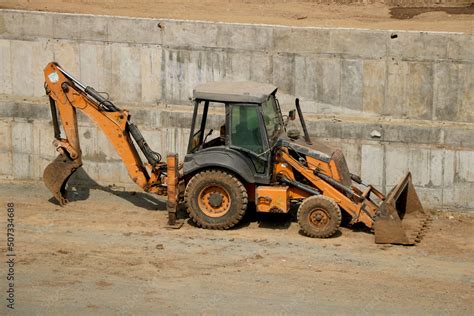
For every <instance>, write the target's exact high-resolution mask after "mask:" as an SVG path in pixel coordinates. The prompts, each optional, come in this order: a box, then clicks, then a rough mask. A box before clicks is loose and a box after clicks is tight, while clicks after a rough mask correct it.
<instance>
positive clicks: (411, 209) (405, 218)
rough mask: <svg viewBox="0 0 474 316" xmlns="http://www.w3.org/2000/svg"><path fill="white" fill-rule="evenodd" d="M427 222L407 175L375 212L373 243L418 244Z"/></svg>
mask: <svg viewBox="0 0 474 316" xmlns="http://www.w3.org/2000/svg"><path fill="white" fill-rule="evenodd" d="M429 220H430V219H429V217H428V216H427V215H426V214H425V213H424V210H423V206H422V205H421V202H420V200H419V198H418V195H417V194H416V191H415V188H414V186H413V183H412V181H411V174H410V173H407V175H406V176H404V177H403V178H402V179H401V181H400V182H399V183H398V184H397V185H396V186H395V187H394V188H393V189H392V190H391V191H390V192H389V193H388V195H387V196H386V198H385V200H384V202H383V203H382V205H380V207H379V209H378V210H377V213H376V217H375V223H374V233H375V243H377V244H398V245H414V244H415V243H417V242H419V241H420V240H421V238H422V236H423V232H424V230H425V229H426V227H427V224H428V221H429Z"/></svg>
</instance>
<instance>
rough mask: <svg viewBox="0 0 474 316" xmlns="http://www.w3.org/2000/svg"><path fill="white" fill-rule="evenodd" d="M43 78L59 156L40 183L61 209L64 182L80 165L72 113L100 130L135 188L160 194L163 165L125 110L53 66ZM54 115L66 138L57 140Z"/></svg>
mask: <svg viewBox="0 0 474 316" xmlns="http://www.w3.org/2000/svg"><path fill="white" fill-rule="evenodd" d="M44 76H45V89H46V93H47V94H48V96H49V98H50V106H51V113H52V117H53V125H54V131H55V132H54V134H55V135H54V137H55V140H54V142H53V144H54V145H55V146H56V148H57V150H58V152H59V153H60V155H59V156H58V157H57V158H56V160H55V161H54V162H53V163H51V164H50V165H49V166H48V167H47V168H46V169H45V172H44V175H43V179H44V182H45V184H46V186H47V187H48V188H49V189H50V191H51V192H52V193H53V194H54V196H55V197H56V198H57V199H58V201H59V203H60V204H61V205H63V204H65V203H66V202H67V201H66V199H65V185H66V183H67V180H68V179H69V177H70V176H71V175H72V173H74V171H75V170H77V168H79V167H80V166H81V165H82V160H81V147H80V142H79V137H78V126H77V117H76V109H79V110H80V111H81V112H83V113H84V114H85V115H86V116H87V117H89V118H90V119H91V120H92V121H93V122H94V123H95V124H97V126H99V127H100V128H101V130H102V131H103V132H104V134H105V135H106V136H107V139H108V140H109V141H110V143H111V144H112V145H113V146H114V147H115V149H116V150H117V153H118V154H119V156H120V158H121V159H122V161H123V162H124V164H125V166H126V168H127V170H128V173H129V175H130V177H131V178H132V180H133V181H134V182H135V183H137V184H138V186H140V187H141V188H143V189H144V190H145V191H149V192H155V193H158V194H160V193H161V194H163V193H164V191H165V188H164V186H163V185H162V180H163V179H162V177H163V171H164V170H166V164H165V163H162V162H160V160H161V156H160V155H159V154H158V153H155V152H154V151H152V150H151V149H150V148H149V147H148V145H147V143H146V141H145V140H144V139H143V136H142V135H141V133H140V132H139V130H138V128H137V127H136V126H135V125H134V124H132V123H131V122H130V115H129V113H128V112H127V110H121V109H119V108H117V107H116V106H115V105H114V104H113V103H112V102H110V101H109V100H107V99H106V98H104V97H103V96H102V95H101V94H100V93H98V92H97V91H95V90H94V89H93V88H91V87H86V86H85V85H83V84H82V83H81V82H79V81H78V80H77V79H75V78H74V77H72V76H71V75H70V74H69V73H67V72H66V71H64V70H63V69H62V68H61V67H60V66H59V65H58V64H56V63H49V64H48V65H47V66H46V68H45V69H44ZM58 114H59V118H60V121H61V123H62V126H63V129H64V133H65V134H66V138H61V137H60V136H61V135H60V128H59V120H58V118H57V116H58ZM132 138H133V139H134V140H135V141H136V143H137V144H138V146H139V148H140V149H141V150H142V152H143V153H144V156H145V157H146V159H147V161H148V163H147V164H144V163H143V162H142V160H141V158H140V156H139V154H138V152H137V149H136V148H135V145H134V143H133V141H132Z"/></svg>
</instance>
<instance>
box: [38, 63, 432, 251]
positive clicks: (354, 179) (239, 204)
mask: <svg viewBox="0 0 474 316" xmlns="http://www.w3.org/2000/svg"><path fill="white" fill-rule="evenodd" d="M44 75H45V89H46V94H47V95H48V96H49V100H50V107H51V114H52V121H53V126H54V142H53V144H54V145H55V146H56V149H57V151H58V152H59V156H58V157H57V158H56V160H54V161H53V162H52V163H51V164H49V165H48V166H47V167H46V169H45V171H44V176H43V180H44V182H45V184H46V186H47V187H48V188H49V190H50V191H51V192H52V193H53V195H54V197H55V198H56V199H57V200H58V202H59V203H60V204H61V205H64V204H65V203H67V200H66V184H67V181H68V179H69V177H70V176H71V175H72V174H73V173H74V171H75V170H77V169H78V168H79V167H80V166H81V165H82V160H81V159H82V158H81V157H82V156H81V148H80V144H79V137H78V125H77V119H76V111H77V110H80V111H82V112H83V113H84V114H85V115H86V116H88V117H89V118H90V119H91V120H92V121H93V122H94V123H95V124H97V125H98V126H99V127H100V128H101V129H102V131H103V132H104V133H105V135H106V136H107V138H108V140H109V141H110V142H111V143H112V145H113V146H114V147H115V149H116V150H117V153H118V154H119V156H120V157H121V159H122V160H123V162H124V164H125V166H126V168H127V170H128V173H129V175H130V177H131V178H132V180H133V181H134V182H135V183H136V184H137V185H138V186H139V187H141V188H142V189H143V190H145V191H146V192H151V193H155V194H158V195H167V210H168V222H169V223H168V224H169V225H170V226H179V221H177V219H176V208H177V206H178V205H179V204H181V203H184V204H185V206H186V209H187V212H188V214H189V216H190V218H191V219H192V220H193V221H194V222H195V223H196V224H197V225H198V226H200V227H202V228H208V229H229V228H231V227H233V226H235V225H236V224H237V223H239V222H240V221H241V219H242V218H243V216H244V214H245V212H246V211H247V207H248V205H249V203H254V204H255V209H256V211H257V212H264V213H288V212H289V211H290V209H295V208H296V207H297V221H298V223H299V225H300V227H301V232H302V233H303V234H305V235H307V236H309V237H317V238H328V237H331V236H333V235H334V234H335V233H336V231H337V230H338V229H339V226H340V225H341V217H342V214H345V215H347V217H348V218H349V219H350V220H349V223H348V224H349V225H354V224H357V223H363V224H364V225H365V226H367V227H368V228H370V229H372V231H373V232H374V234H375V242H376V243H391V244H402V245H413V244H415V243H416V242H418V241H419V240H420V238H421V236H422V232H423V230H424V228H425V227H426V224H427V221H428V217H427V215H426V214H425V212H424V210H423V207H422V205H421V203H420V200H419V198H418V196H417V194H416V191H415V189H414V186H413V184H412V181H411V174H410V173H407V174H406V175H405V176H404V177H403V178H402V179H401V180H400V182H399V183H398V184H397V185H396V186H395V187H394V188H393V189H392V190H391V191H390V192H389V193H388V194H387V195H384V194H382V193H381V192H380V191H379V190H377V189H376V188H375V187H373V186H372V185H367V184H364V182H363V181H362V179H361V178H360V177H359V176H357V175H355V174H352V173H350V172H349V169H348V166H347V163H346V161H345V158H344V155H343V154H342V152H341V151H340V150H338V149H335V150H332V149H330V148H328V147H327V146H325V145H323V144H320V143H319V142H316V141H313V140H311V138H310V137H309V133H308V131H307V128H306V124H305V121H304V118H303V114H302V111H301V108H300V105H299V100H298V99H296V102H295V107H296V111H295V110H292V111H290V113H289V114H288V116H283V115H282V113H281V110H280V105H279V102H278V99H277V98H276V92H277V87H275V86H273V85H271V84H262V83H255V82H210V83H204V84H200V85H198V86H197V87H196V88H195V89H194V90H193V98H192V101H193V104H194V110H193V117H192V122H191V131H190V135H189V143H188V148H187V154H186V155H185V157H184V161H183V162H182V163H178V157H177V155H176V154H169V155H168V156H167V158H166V162H165V161H162V157H161V155H160V154H159V153H157V152H155V151H153V150H152V149H151V148H150V147H149V146H148V144H147V142H146V141H145V139H144V138H143V136H142V134H141V133H140V131H139V129H138V128H137V126H136V125H135V124H133V123H132V121H131V116H130V114H129V112H128V111H127V110H122V109H119V108H118V107H117V106H115V105H114V104H113V103H112V102H111V101H110V100H108V98H105V97H104V96H103V94H102V93H99V92H97V91H96V90H95V89H94V88H92V87H89V86H86V85H84V84H83V83H81V82H80V81H78V80H77V79H75V78H74V77H73V76H72V75H71V74H69V73H68V72H67V71H65V70H64V69H63V68H61V67H60V66H59V65H58V64H57V63H54V62H52V63H49V64H48V65H47V66H46V68H45V69H44ZM215 107H221V108H222V109H223V110H224V111H225V115H224V117H225V119H223V122H222V123H223V124H222V125H221V126H220V127H219V135H215V133H214V130H213V129H212V128H211V126H210V125H211V124H210V123H209V122H210V120H209V117H210V114H209V110H210V108H215ZM296 112H298V117H299V120H300V123H301V126H302V129H303V132H304V137H299V135H298V134H299V133H296V132H294V130H289V131H288V132H287V133H285V132H286V129H287V126H288V122H290V121H292V120H295V119H296ZM60 123H61V124H62V127H63V130H64V133H65V137H64V138H63V137H61V136H62V135H61V128H60ZM216 131H217V128H216ZM138 150H140V151H141V152H142V153H143V156H144V157H145V159H146V162H143V161H142V159H141V158H140V155H139V153H138Z"/></svg>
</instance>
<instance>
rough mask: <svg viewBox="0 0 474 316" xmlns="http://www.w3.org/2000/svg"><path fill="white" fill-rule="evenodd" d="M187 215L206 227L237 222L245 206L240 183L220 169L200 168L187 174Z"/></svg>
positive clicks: (219, 226)
mask: <svg viewBox="0 0 474 316" xmlns="http://www.w3.org/2000/svg"><path fill="white" fill-rule="evenodd" d="M184 200H185V202H186V208H187V211H188V214H189V216H190V217H191V219H192V220H193V221H194V222H195V223H196V224H197V225H198V226H200V227H202V228H207V229H229V228H231V227H233V226H235V225H236V224H237V223H239V222H240V220H241V219H242V217H243V216H244V215H245V211H246V210H247V203H248V195H247V190H246V189H245V187H244V185H243V184H242V183H241V182H240V181H239V180H238V179H237V178H236V177H234V176H233V175H231V174H229V173H227V172H225V171H221V170H206V171H201V172H200V173H198V174H196V175H195V176H193V177H192V178H191V180H190V181H189V183H188V185H187V186H186V190H185V192H184Z"/></svg>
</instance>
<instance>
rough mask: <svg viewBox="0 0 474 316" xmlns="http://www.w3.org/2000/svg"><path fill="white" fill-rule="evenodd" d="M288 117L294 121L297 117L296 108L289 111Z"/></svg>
mask: <svg viewBox="0 0 474 316" xmlns="http://www.w3.org/2000/svg"><path fill="white" fill-rule="evenodd" d="M288 119H289V120H290V121H294V120H295V119H296V110H291V111H290V112H288Z"/></svg>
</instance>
